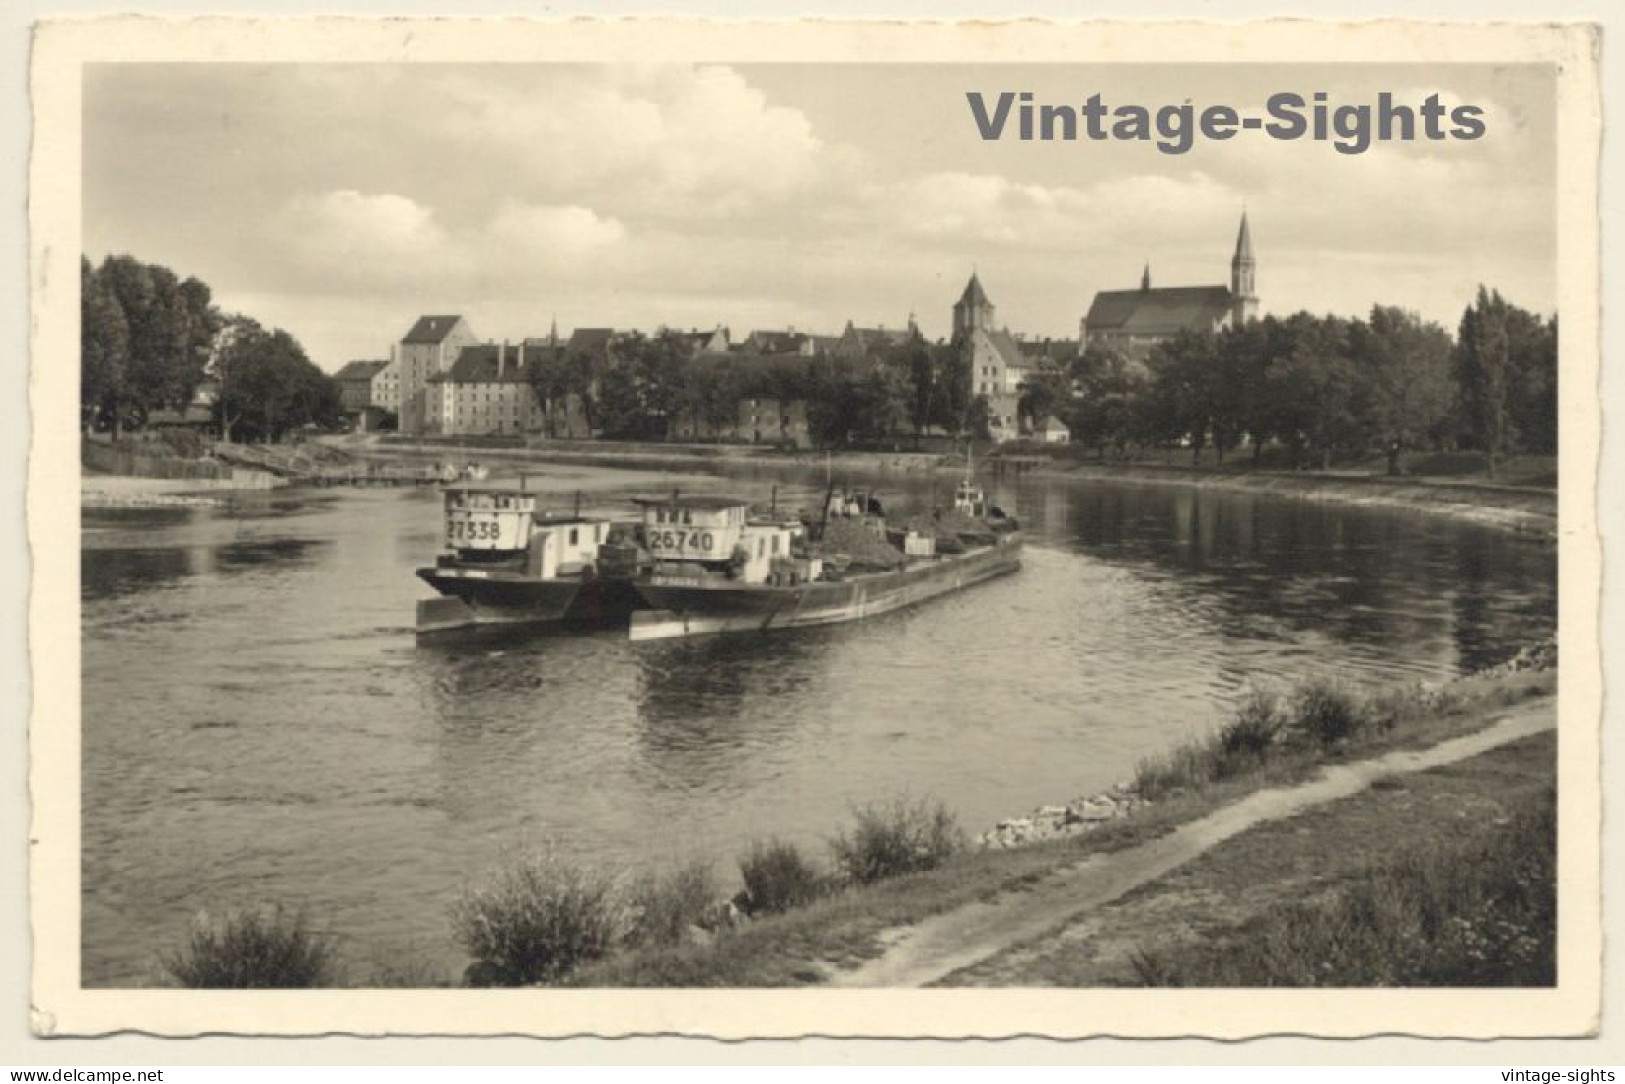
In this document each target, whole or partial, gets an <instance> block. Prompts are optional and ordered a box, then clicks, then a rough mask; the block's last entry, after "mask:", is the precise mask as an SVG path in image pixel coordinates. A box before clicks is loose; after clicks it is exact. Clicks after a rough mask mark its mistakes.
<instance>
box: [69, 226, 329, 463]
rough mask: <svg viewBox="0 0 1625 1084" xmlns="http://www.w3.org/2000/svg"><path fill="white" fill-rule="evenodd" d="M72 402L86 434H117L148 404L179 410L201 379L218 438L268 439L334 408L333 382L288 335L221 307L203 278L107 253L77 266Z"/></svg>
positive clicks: (323, 419) (152, 408)
mask: <svg viewBox="0 0 1625 1084" xmlns="http://www.w3.org/2000/svg"><path fill="white" fill-rule="evenodd" d="M79 287H80V295H79V297H80V301H79V303H80V323H79V335H80V342H79V350H80V352H79V405H80V422H81V425H82V426H83V427H84V428H85V430H86V431H87V432H89V431H102V432H110V433H111V434H112V435H113V437H114V439H118V438H119V437H120V436H122V435H123V433H124V432H125V431H126V430H128V429H131V428H137V429H139V428H142V427H144V426H146V425H147V423H148V421H149V420H150V418H151V417H152V415H153V414H154V412H156V411H160V410H171V411H185V410H186V409H187V407H188V406H190V405H192V404H193V403H194V402H195V401H196V397H197V392H198V389H199V388H200V387H201V386H202V385H203V383H204V381H205V380H206V379H210V378H212V379H213V380H214V381H216V382H217V384H218V391H217V394H216V396H215V401H214V403H213V405H212V406H211V408H210V409H211V410H212V411H213V412H214V415H215V417H214V421H215V424H216V425H217V427H218V429H219V431H220V433H221V435H222V436H223V437H224V438H225V439H227V440H238V439H241V440H276V439H278V438H280V437H281V436H282V434H284V433H285V432H287V431H288V430H290V429H296V428H299V427H301V426H304V425H309V424H316V425H329V424H333V423H334V422H336V421H337V420H338V419H339V417H340V414H341V409H340V400H339V390H338V385H337V384H336V383H335V382H334V380H333V379H332V378H331V377H329V376H328V375H327V374H325V373H323V372H322V371H321V369H319V368H317V366H316V365H315V364H313V363H312V362H311V360H310V359H309V358H308V357H307V356H306V355H305V351H304V348H303V347H301V346H300V345H299V342H298V340H296V339H295V338H294V337H293V336H292V335H290V334H288V333H287V332H286V331H283V330H282V329H280V328H272V329H266V328H264V327H262V326H260V324H259V323H258V322H256V321H255V320H253V319H252V318H250V317H247V316H243V315H240V314H235V313H225V312H222V311H221V310H220V309H219V308H218V307H217V306H216V305H215V304H214V303H213V294H212V291H211V290H210V289H209V287H208V285H207V284H205V283H203V282H202V281H200V280H198V279H196V278H193V277H187V278H185V279H181V278H180V277H179V276H177V275H176V274H175V272H173V271H171V270H170V269H169V268H167V267H164V266H162V265H161V264H149V263H145V262H143V261H141V260H138V259H136V258H135V257H133V256H123V255H120V256H108V257H107V258H106V259H104V260H103V261H102V262H101V264H100V265H97V266H93V265H92V264H91V262H90V260H89V259H88V258H85V257H81V258H80V264H79Z"/></svg>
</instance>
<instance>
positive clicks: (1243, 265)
mask: <svg viewBox="0 0 1625 1084" xmlns="http://www.w3.org/2000/svg"><path fill="white" fill-rule="evenodd" d="M1257 267H1258V261H1257V260H1255V259H1253V235H1252V231H1251V230H1249V229H1248V228H1247V212H1246V211H1245V210H1243V211H1242V212H1241V230H1240V232H1238V233H1237V234H1236V254H1235V255H1234V256H1232V257H1230V306H1231V312H1230V320H1231V323H1233V324H1236V325H1238V326H1239V325H1240V324H1244V323H1246V322H1247V321H1248V320H1251V319H1254V318H1255V317H1257V316H1258V293H1257V285H1256V283H1255V282H1254V277H1253V276H1254V272H1255V271H1256V270H1257Z"/></svg>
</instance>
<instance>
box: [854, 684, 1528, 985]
mask: <svg viewBox="0 0 1625 1084" xmlns="http://www.w3.org/2000/svg"><path fill="white" fill-rule="evenodd" d="M1555 719H1556V702H1555V700H1553V699H1552V698H1549V697H1548V698H1543V699H1541V700H1537V701H1531V702H1529V703H1526V704H1523V705H1520V706H1519V707H1518V708H1516V709H1512V710H1510V711H1508V712H1507V713H1506V714H1505V715H1503V716H1501V717H1500V718H1499V719H1498V720H1497V721H1496V722H1495V723H1493V724H1491V725H1490V726H1489V727H1487V728H1486V729H1484V730H1481V731H1479V732H1477V733H1475V734H1469V735H1466V736H1464V737H1460V738H1454V739H1451V740H1450V741H1446V742H1442V743H1441V744H1439V745H1436V746H1433V747H1431V748H1429V749H1424V750H1419V751H1405V752H1396V753H1389V754H1387V755H1386V756H1382V757H1377V758H1375V759H1372V760H1366V761H1360V762H1358V763H1354V764H1343V765H1334V766H1332V767H1329V768H1327V769H1325V771H1324V772H1323V773H1322V774H1321V775H1320V776H1319V777H1317V778H1316V779H1314V780H1312V781H1310V782H1308V783H1304V784H1301V785H1299V786H1296V787H1291V788H1287V789H1283V790H1266V791H1260V792H1258V793H1256V794H1253V795H1250V796H1248V797H1247V798H1244V799H1242V800H1241V801H1239V802H1236V803H1235V804H1234V805H1230V806H1227V807H1225V808H1223V809H1220V810H1218V811H1217V812H1214V813H1211V814H1209V815H1208V816H1206V817H1203V818H1202V819H1200V820H1197V821H1193V822H1191V823H1190V824H1187V825H1184V826H1182V827H1180V828H1178V829H1175V830H1174V831H1173V832H1170V833H1169V834H1168V835H1166V836H1163V837H1161V838H1160V839H1156V840H1153V841H1151V842H1150V843H1145V844H1141V845H1140V846H1138V847H1132V848H1129V849H1128V850H1123V851H1118V852H1115V853H1112V854H1100V855H1094V856H1091V857H1089V858H1088V859H1086V860H1084V861H1082V862H1080V863H1078V864H1077V865H1075V866H1072V867H1069V868H1067V869H1064V870H1061V871H1059V872H1057V873H1055V874H1053V875H1051V876H1050V877H1048V878H1046V879H1045V880H1043V881H1040V882H1039V883H1038V884H1036V885H1034V886H1033V887H1032V889H1031V890H1030V891H1027V892H1024V893H1022V894H1020V895H1014V896H1006V897H1004V898H1001V899H998V900H995V901H993V902H989V903H975V904H971V905H969V906H966V907H961V908H959V909H958V910H955V911H950V912H947V913H946V914H942V915H938V916H936V917H933V918H930V919H927V920H925V921H924V922H921V923H918V924H917V925H914V926H909V927H904V928H901V929H897V930H894V931H890V933H889V934H888V935H883V936H884V939H885V940H887V941H888V942H889V944H888V947H887V949H886V951H885V952H884V953H883V954H882V955H880V956H878V957H876V958H875V959H872V960H869V961H867V962H865V963H864V964H863V965H862V966H860V967H858V968H855V969H852V970H845V971H836V972H834V973H833V974H831V975H830V977H829V985H831V986H869V987H910V986H924V985H927V984H930V983H932V982H936V981H938V980H940V979H943V978H945V977H947V976H949V975H951V974H953V973H954V972H956V971H959V970H961V969H964V968H968V967H971V966H973V965H975V964H977V963H980V962H981V961H983V960H985V959H987V958H988V957H990V956H993V955H995V954H997V953H1000V952H1003V951H1005V950H1007V949H1009V948H1012V947H1014V946H1016V945H1018V944H1021V943H1022V942H1026V941H1030V940H1032V939H1034V938H1037V937H1041V936H1043V935H1044V934H1046V933H1048V932H1049V931H1051V930H1053V929H1055V928H1056V927H1059V926H1062V925H1064V924H1066V923H1067V921H1068V920H1069V919H1072V918H1073V917H1074V916H1077V915H1079V914H1081V913H1084V912H1087V911H1089V910H1091V909H1092V908H1097V907H1100V906H1102V905H1103V904H1107V903H1110V902H1111V901H1112V900H1115V899H1117V898H1118V897H1120V896H1122V895H1124V894H1125V893H1127V892H1129V891H1132V890H1133V889H1135V888H1138V887H1140V886H1141V885H1144V884H1147V883H1148V882H1151V881H1153V880H1156V879H1157V878H1159V877H1162V876H1164V875H1166V874H1167V873H1169V872H1170V871H1172V870H1174V869H1176V868H1178V867H1179V866H1181V865H1183V864H1185V863H1187V862H1189V861H1191V860H1192V859H1194V858H1196V857H1198V856H1200V855H1202V854H1203V853H1205V852H1206V851H1208V850H1209V849H1211V848H1212V847H1214V846H1216V845H1217V844H1219V843H1222V842H1224V841H1225V840H1227V839H1229V838H1231V837H1232V836H1235V835H1237V834H1238V833H1240V832H1243V831H1245V830H1247V829H1249V828H1252V827H1254V826H1256V825H1259V824H1263V823H1266V822H1269V821H1275V820H1280V819H1282V818H1286V817H1291V816H1293V815H1295V814H1297V813H1300V812H1302V811H1304V810H1307V809H1310V808H1313V807H1315V806H1319V805H1323V804H1325V803H1327V802H1332V801H1335V800H1337V799H1340V798H1347V797H1350V796H1351V795H1354V794H1358V793H1359V792H1360V791H1362V790H1364V789H1365V788H1366V787H1367V786H1369V785H1370V784H1371V782H1372V781H1373V780H1376V779H1380V778H1382V777H1385V776H1391V775H1396V774H1401V773H1408V772H1419V771H1425V770H1427V769H1429V768H1437V767H1440V766H1443V765H1446V764H1451V763H1454V762H1456V761H1459V760H1464V759H1466V758H1467V757H1471V756H1476V755H1478V754H1480V753H1484V752H1487V751H1488V750H1491V749H1494V748H1497V747H1499V746H1501V745H1505V744H1506V743H1508V742H1512V741H1516V740H1518V739H1520V738H1525V737H1529V736H1530V735H1533V734H1537V733H1540V732H1541V731H1543V730H1547V729H1550V728H1551V727H1552V726H1553V725H1554V724H1555Z"/></svg>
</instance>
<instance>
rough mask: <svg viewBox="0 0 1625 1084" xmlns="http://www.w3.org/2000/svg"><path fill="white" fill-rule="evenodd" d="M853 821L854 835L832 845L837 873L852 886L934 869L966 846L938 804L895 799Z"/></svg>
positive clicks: (950, 817)
mask: <svg viewBox="0 0 1625 1084" xmlns="http://www.w3.org/2000/svg"><path fill="white" fill-rule="evenodd" d="M854 815H855V816H856V817H857V824H856V825H854V826H853V829H852V834H851V835H850V836H849V835H847V834H846V833H845V832H842V833H841V834H840V835H838V836H836V837H835V838H834V839H833V840H831V841H830V848H831V849H832V850H833V851H834V853H835V865H836V868H837V869H838V870H839V871H840V872H841V874H842V875H843V876H844V877H845V878H846V879H847V880H848V881H851V882H852V883H853V884H873V883H874V882H875V881H881V880H885V879H886V878H887V877H896V876H898V875H899V874H903V873H915V872H918V871H921V870H928V869H935V868H936V867H938V866H940V865H942V863H943V862H944V861H946V860H947V859H948V857H949V856H950V855H952V854H953V853H954V852H955V851H957V850H959V849H960V848H961V847H962V846H964V841H965V834H964V832H963V831H961V830H960V827H959V824H958V822H957V821H955V820H954V815H953V814H952V813H950V812H949V811H948V809H947V808H946V807H945V806H943V805H942V803H940V802H926V801H919V802H909V801H907V800H906V799H899V800H898V801H895V802H893V803H891V804H890V805H885V806H864V807H862V808H860V809H857V810H855V811H854Z"/></svg>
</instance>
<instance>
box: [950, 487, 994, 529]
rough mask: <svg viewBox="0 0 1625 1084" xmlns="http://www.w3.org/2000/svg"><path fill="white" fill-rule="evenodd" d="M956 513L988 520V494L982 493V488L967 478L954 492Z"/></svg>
mask: <svg viewBox="0 0 1625 1084" xmlns="http://www.w3.org/2000/svg"><path fill="white" fill-rule="evenodd" d="M954 511H956V512H963V513H964V514H965V515H967V516H971V517H972V518H974V519H986V518H987V512H988V508H987V494H985V493H983V492H982V487H981V486H979V485H977V484H976V483H975V482H973V481H971V480H970V479H969V478H966V479H965V480H964V481H963V482H960V483H959V488H958V489H956V490H954Z"/></svg>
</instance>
